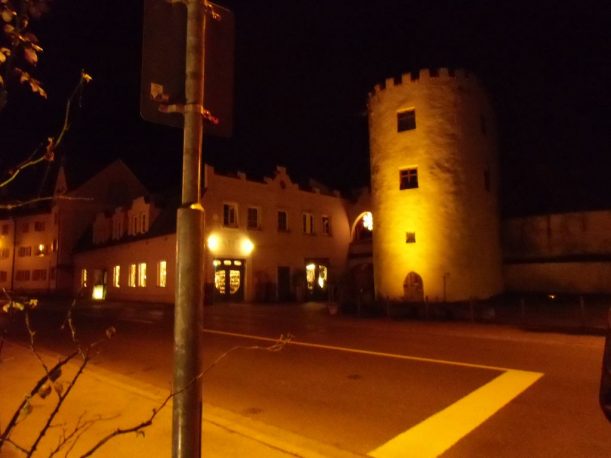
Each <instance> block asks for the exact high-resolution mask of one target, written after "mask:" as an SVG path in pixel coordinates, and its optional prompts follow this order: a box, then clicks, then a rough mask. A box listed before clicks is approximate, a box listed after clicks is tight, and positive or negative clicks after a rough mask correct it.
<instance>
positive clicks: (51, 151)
mask: <svg viewBox="0 0 611 458" xmlns="http://www.w3.org/2000/svg"><path fill="white" fill-rule="evenodd" d="M90 81H91V76H89V75H88V74H87V73H85V72H84V71H81V76H80V78H79V81H78V83H77V84H76V86H75V88H74V89H73V91H72V93H71V94H70V96H69V97H68V100H67V102H66V110H65V114H64V123H63V125H62V128H61V130H60V131H59V133H58V134H57V135H56V136H55V137H49V138H47V140H46V142H44V146H43V145H41V146H39V147H38V148H37V149H36V150H35V151H34V153H32V154H31V155H30V157H29V158H28V159H26V160H25V161H23V162H21V163H19V164H17V165H16V166H15V167H14V168H13V169H12V170H9V172H8V177H7V178H6V179H5V180H4V181H0V188H3V187H5V186H8V185H9V183H11V182H12V181H13V180H14V179H15V178H17V176H18V175H19V174H20V173H21V172H22V171H23V170H25V169H27V168H29V167H32V166H35V165H36V164H40V163H41V162H43V161H48V162H52V161H53V160H54V159H55V151H56V150H57V148H58V147H59V145H60V144H61V143H62V140H63V139H64V137H65V135H66V133H67V132H68V131H69V130H70V126H71V125H72V121H71V119H70V115H71V111H72V104H73V103H74V101H75V100H76V99H77V97H78V98H80V96H81V95H82V92H83V88H84V87H85V85H86V84H87V83H89V82H90ZM43 148H44V151H42V152H41V149H43Z"/></svg>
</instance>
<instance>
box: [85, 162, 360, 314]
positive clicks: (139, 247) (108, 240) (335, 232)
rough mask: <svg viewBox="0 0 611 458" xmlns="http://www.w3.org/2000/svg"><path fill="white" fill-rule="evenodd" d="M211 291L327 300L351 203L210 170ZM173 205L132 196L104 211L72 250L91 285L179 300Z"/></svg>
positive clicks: (108, 294)
mask: <svg viewBox="0 0 611 458" xmlns="http://www.w3.org/2000/svg"><path fill="white" fill-rule="evenodd" d="M205 183H206V190H205V192H204V195H203V202H202V203H203V206H204V208H205V224H206V229H205V240H203V241H202V243H205V246H206V265H205V275H206V290H207V295H208V298H207V300H211V301H214V302H240V301H272V300H290V299H295V298H297V299H302V300H307V299H326V298H328V297H329V294H330V293H331V291H330V288H333V287H334V282H335V281H336V280H337V278H339V276H340V273H341V272H343V271H344V269H345V267H346V259H347V250H348V245H349V242H350V224H349V221H348V215H347V212H346V207H347V205H348V203H347V202H346V200H345V199H343V198H341V197H340V196H339V194H338V193H337V192H332V191H327V190H324V189H322V187H320V186H316V185H315V184H310V186H308V187H307V188H302V187H300V186H298V185H297V184H296V183H293V181H292V180H291V178H290V177H289V175H288V174H287V173H286V170H285V169H284V168H283V167H278V168H277V169H276V171H275V174H274V176H273V177H271V178H265V179H264V180H262V181H256V180H250V179H247V177H246V175H245V174H243V173H237V174H235V175H231V176H228V175H222V174H218V173H217V172H216V171H215V170H214V168H213V167H211V166H208V165H206V167H205ZM175 213H176V205H175V204H174V205H172V204H169V203H168V202H167V201H165V202H164V201H163V199H161V200H156V199H145V198H143V197H139V198H137V199H133V200H132V201H131V202H129V203H127V204H126V205H125V206H121V207H116V208H114V209H112V210H110V211H108V210H107V211H105V212H99V213H98V214H97V216H96V217H95V220H94V223H93V227H92V239H91V240H90V241H84V243H83V245H82V246H81V247H80V249H79V250H78V252H77V253H76V254H75V265H76V269H77V270H78V271H80V272H85V274H84V275H85V277H86V278H87V279H88V283H87V284H86V285H84V284H83V283H82V278H83V274H81V275H80V277H78V278H80V279H81V281H80V283H79V284H77V282H76V281H75V285H74V287H75V289H81V290H83V291H86V292H87V294H88V295H89V292H91V295H92V296H93V295H94V294H95V291H96V287H99V286H101V287H102V288H98V289H101V290H103V297H104V298H105V299H108V300H137V301H157V302H167V303H171V302H173V301H174V275H175V263H176V259H175V252H176V234H175V230H176V227H175Z"/></svg>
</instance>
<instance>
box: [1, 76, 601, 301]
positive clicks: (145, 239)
mask: <svg viewBox="0 0 611 458" xmlns="http://www.w3.org/2000/svg"><path fill="white" fill-rule="evenodd" d="M368 107H369V133H370V135H369V137H370V161H371V187H370V189H369V188H364V189H361V190H359V191H358V192H356V194H355V196H354V198H353V199H351V200H347V199H345V198H344V197H342V196H340V195H339V193H338V192H336V191H331V190H328V189H325V188H324V187H323V186H322V185H319V184H316V183H313V182H311V183H310V184H309V185H308V186H299V185H298V184H296V183H294V182H293V181H292V180H291V178H290V177H289V175H288V174H287V171H286V169H284V168H283V167H277V168H276V170H275V172H274V174H273V176H272V177H269V178H264V179H263V180H253V179H250V178H247V177H246V175H245V174H244V173H240V172H238V173H236V174H233V175H223V174H219V173H217V172H216V171H215V170H214V168H213V167H211V166H209V165H206V166H205V171H204V174H205V186H206V189H205V191H204V193H203V197H202V204H203V206H204V209H205V224H206V229H205V237H204V239H203V240H202V244H204V245H205V248H206V259H205V263H206V264H205V283H206V284H205V288H206V298H207V300H211V301H214V302H238V301H249V302H263V301H275V300H278V301H285V300H293V299H297V300H310V299H312V300H316V299H321V300H328V299H330V298H331V299H337V300H340V301H342V302H356V303H357V304H372V303H374V302H375V300H376V299H378V300H383V301H384V300H386V299H390V300H396V301H407V302H422V301H429V302H456V301H470V300H477V299H485V298H488V297H491V296H493V295H495V294H498V293H502V292H503V291H504V290H505V289H506V290H508V291H544V292H549V291H557V292H578V293H611V286H609V282H608V281H607V279H608V277H609V274H610V273H611V241H610V240H611V239H610V238H609V237H608V234H609V233H611V213H610V212H609V211H599V212H581V213H572V214H563V215H542V216H535V217H529V218H514V219H511V220H507V221H505V222H504V223H503V229H504V243H503V250H502V249H501V236H500V221H499V202H498V188H499V170H498V167H499V164H498V154H497V138H496V123H495V118H494V115H493V112H492V109H491V107H490V104H489V102H488V99H487V97H486V95H485V93H484V91H483V89H482V88H481V86H480V84H479V83H478V81H477V80H476V79H475V77H474V76H473V75H469V74H467V73H465V72H462V71H456V72H453V73H450V72H449V71H448V70H445V69H440V70H439V71H437V72H432V71H423V72H420V73H419V74H417V75H411V74H406V75H403V76H402V77H401V78H398V79H388V80H386V82H385V83H384V84H383V85H378V86H376V87H375V88H374V90H373V91H372V93H371V94H370V95H369V103H368ZM54 195H55V196H56V197H57V199H56V200H55V201H54V202H53V205H50V206H48V207H47V208H43V209H41V208H38V209H35V210H28V211H20V212H17V213H14V214H10V213H9V214H2V215H0V288H6V289H7V290H17V291H24V292H31V293H36V294H40V293H44V292H49V293H58V292H60V293H65V294H73V295H77V294H80V295H84V296H85V297H88V298H92V299H94V300H103V299H106V300H120V301H143V302H164V303H172V302H173V301H174V286H175V264H176V259H175V253H176V207H177V205H178V201H177V198H176V196H166V197H160V196H157V197H155V198H150V197H144V196H147V191H146V189H144V186H142V184H141V183H140V182H139V181H138V180H137V178H136V177H135V176H134V175H133V174H132V173H131V172H130V171H129V170H128V169H127V167H125V165H124V164H123V163H122V162H120V161H117V162H115V163H113V164H111V165H110V166H108V167H107V168H105V169H104V170H102V171H101V172H99V173H98V174H97V175H95V176H94V177H93V178H90V179H89V180H88V181H86V182H84V183H83V184H82V185H80V186H72V187H70V186H68V181H67V180H66V176H65V174H64V172H63V169H61V168H60V170H59V172H58V175H57V181H56V185H55V190H54ZM503 256H504V258H503ZM504 285H505V286H504Z"/></svg>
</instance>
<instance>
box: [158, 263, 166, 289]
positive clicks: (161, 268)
mask: <svg viewBox="0 0 611 458" xmlns="http://www.w3.org/2000/svg"><path fill="white" fill-rule="evenodd" d="M167 266H168V263H167V262H166V261H159V263H158V264H157V286H159V287H160V288H165V287H166V286H167V279H168V271H167Z"/></svg>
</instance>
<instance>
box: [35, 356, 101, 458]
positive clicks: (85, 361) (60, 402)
mask: <svg viewBox="0 0 611 458" xmlns="http://www.w3.org/2000/svg"><path fill="white" fill-rule="evenodd" d="M81 356H82V358H83V360H82V362H81V364H80V365H79V368H78V370H77V371H76V374H74V376H73V377H72V380H70V384H69V385H68V388H66V390H65V391H64V392H63V393H61V394H59V393H58V394H59V400H58V401H57V404H55V408H54V409H53V411H52V412H51V414H50V415H49V417H48V418H47V422H46V423H45V425H44V426H43V428H42V429H41V430H40V432H39V433H38V437H37V438H36V440H35V441H34V443H33V444H32V446H31V447H30V450H29V451H28V453H27V457H28V458H30V457H31V456H32V455H33V454H34V452H35V451H36V448H37V447H38V444H39V443H40V441H41V440H42V438H43V437H44V436H45V434H46V433H47V430H48V429H49V426H51V423H52V422H53V420H54V419H55V416H56V415H57V414H58V412H59V409H61V407H62V405H63V404H64V401H65V400H66V398H67V397H68V395H69V394H70V392H71V391H72V388H74V385H75V384H76V382H77V380H78V379H79V378H80V376H81V375H82V374H83V371H84V370H85V367H86V366H87V364H88V363H89V355H88V354H84V355H81Z"/></svg>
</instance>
